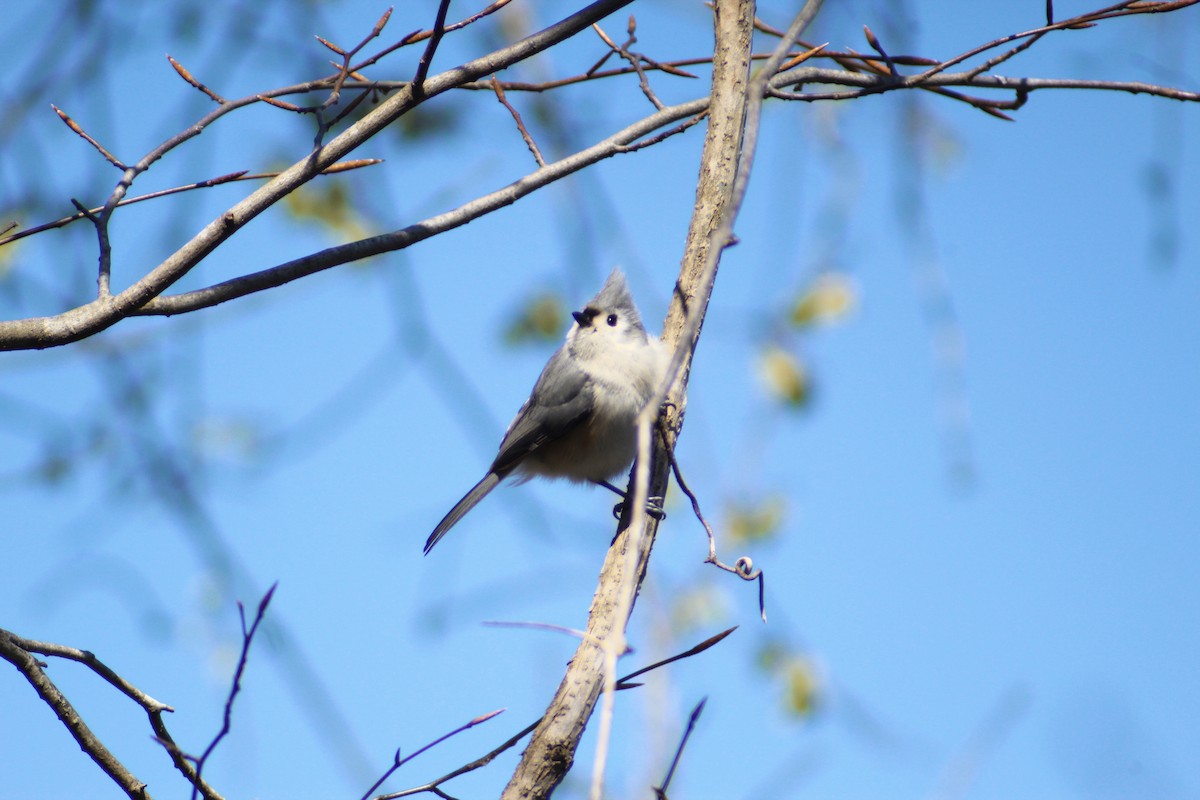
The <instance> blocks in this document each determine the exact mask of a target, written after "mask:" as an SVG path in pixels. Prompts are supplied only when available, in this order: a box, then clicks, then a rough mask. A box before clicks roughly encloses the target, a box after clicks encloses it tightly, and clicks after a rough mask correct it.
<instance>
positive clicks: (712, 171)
mask: <svg viewBox="0 0 1200 800" xmlns="http://www.w3.org/2000/svg"><path fill="white" fill-rule="evenodd" d="M714 19H715V26H716V31H717V33H716V47H715V51H714V52H715V58H714V63H713V88H712V95H711V97H712V101H711V107H712V109H713V113H712V114H710V115H709V119H708V132H707V135H706V138H705V146H704V153H703V155H702V157H701V168H700V185H699V188H698V189H697V195H696V211H695V213H694V215H693V218H692V227H691V229H690V230H689V235H688V248H687V250H686V251H685V256H684V264H683V269H682V270H681V273H680V278H679V282H678V284H677V287H676V299H675V301H674V302H673V304H672V307H671V311H670V312H669V313H668V316H667V322H666V324H665V326H664V328H665V329H664V332H663V339H664V341H665V343H666V344H667V346H668V347H671V348H676V349H677V351H681V352H682V353H684V355H682V356H679V357H678V358H679V361H680V364H679V366H678V368H677V372H676V374H677V377H676V378H675V379H674V382H673V384H672V385H671V387H670V389H669V391H668V389H666V388H664V389H663V390H662V391H663V392H664V393H665V396H666V399H667V401H668V402H669V403H671V407H672V408H673V409H674V412H673V413H672V414H670V415H669V420H668V423H667V424H668V427H669V428H670V429H671V431H672V435H671V440H670V441H671V443H672V445H673V444H674V437H675V435H677V433H678V429H679V425H680V423H681V420H682V411H683V408H684V403H685V401H684V392H685V389H686V385H687V367H686V364H687V363H688V362H690V356H691V353H692V352H693V350H694V348H695V336H693V337H692V338H691V339H690V340H685V339H684V337H683V333H684V325H683V321H684V318H685V317H686V316H687V310H688V308H689V307H690V309H691V310H692V312H693V313H694V314H695V315H696V317H697V318H699V319H702V317H703V311H704V307H706V306H707V297H708V294H709V288H710V287H711V282H710V283H709V285H708V286H707V287H702V286H700V285H698V284H699V281H698V278H699V277H700V275H701V272H702V270H701V269H700V268H699V267H700V265H702V264H703V263H704V262H703V261H698V260H697V259H696V253H697V252H707V248H697V246H696V243H697V242H698V241H701V240H703V241H707V239H708V233H709V232H711V231H712V229H713V227H714V226H715V224H716V221H717V220H718V219H719V218H720V217H721V216H722V214H723V212H724V209H725V206H726V203H727V202H728V198H729V188H730V187H731V186H732V184H733V176H734V174H735V173H736V168H737V166H736V165H737V160H738V154H739V153H740V151H741V142H742V131H743V125H744V109H745V103H746V86H747V81H748V79H749V77H748V76H749V66H750V58H749V56H750V41H751V35H752V32H753V29H752V24H753V19H754V16H753V3H752V2H749V0H720V1H719V2H717V4H716V5H715V6H714ZM659 113H662V112H659ZM701 296H702V297H703V298H704V300H703V302H690V303H689V304H688V305H685V304H683V303H682V302H680V301H681V299H682V298H689V299H692V298H695V299H697V300H698V298H699V297H701ZM698 333H699V322H697V324H696V328H695V335H696V336H698ZM658 405H659V403H658V402H657V401H656V402H655V403H654V404H653V407H654V409H655V410H657V408H658ZM642 427H647V426H642ZM642 452H649V451H648V450H643V451H642ZM647 461H648V460H647V459H646V458H639V460H638V462H637V464H636V465H635V467H634V472H635V475H636V476H637V479H636V480H635V481H634V492H633V499H632V501H631V502H627V503H626V504H625V511H624V513H623V515H622V519H621V522H620V523H619V525H618V533H617V537H616V539H615V541H614V542H613V545H612V547H610V548H609V551H608V555H607V556H606V558H605V561H604V566H603V568H602V570H601V572H600V582H599V585H598V587H597V589H596V593H595V596H594V597H593V599H592V606H591V610H590V612H589V616H588V626H587V636H585V637H584V639H583V641H582V642H581V643H580V645H579V648H578V649H577V650H576V652H575V656H574V657H573V658H572V659H571V663H570V665H569V666H568V667H567V672H566V674H565V675H564V676H563V680H562V682H561V683H560V685H559V687H558V691H557V693H556V694H555V696H554V699H553V700H552V701H551V703H550V706H549V708H548V710H547V712H546V714H545V715H544V716H543V718H542V720H541V722H540V723H538V726H537V728H536V729H535V730H534V733H533V736H532V738H531V740H530V743H529V745H528V747H526V749H525V752H524V754H523V755H522V757H521V762H520V764H519V765H518V767H517V769H516V771H515V773H514V774H513V777H512V779H511V780H510V781H509V784H508V786H507V787H506V788H505V790H504V793H503V795H502V798H504V799H505V800H515V799H516V798H543V797H547V796H548V795H549V794H550V793H551V792H552V791H553V790H554V787H556V786H557V785H558V784H559V783H560V782H561V781H562V779H563V777H564V776H565V775H566V773H567V771H568V770H569V769H570V767H571V764H572V763H573V762H574V758H575V750H576V748H577V747H578V744H579V739H580V737H581V736H582V734H583V729H584V727H585V725H586V724H587V720H588V719H589V717H590V716H591V714H592V711H593V709H594V707H595V704H596V701H597V699H598V697H599V695H600V692H601V690H602V689H603V688H604V686H605V685H606V684H607V685H608V686H609V688H610V689H612V688H615V684H616V673H615V670H614V669H612V665H611V662H612V661H614V660H615V654H616V653H620V652H621V651H623V650H624V644H625V640H624V630H625V626H626V624H627V622H628V620H629V615H630V613H631V612H632V609H633V603H634V600H635V598H636V596H637V592H638V588H639V587H640V586H641V582H642V579H643V578H644V576H645V573H646V567H647V565H648V563H649V558H650V550H651V547H652V546H653V543H654V534H655V531H656V529H657V522H656V521H654V520H653V519H651V518H649V517H647V515H646V513H645V498H646V497H647V496H649V494H650V492H651V491H653V492H654V493H656V494H662V492H663V490H665V487H666V479H667V472H666V470H667V462H666V460H665V459H658V460H657V462H656V463H655V465H654V475H653V480H651V476H650V465H649V464H648V463H647ZM598 643H603V644H602V645H601V644H598ZM606 662H608V663H607V666H606ZM609 697H610V698H611V697H612V692H610V693H609ZM601 738H603V737H601Z"/></svg>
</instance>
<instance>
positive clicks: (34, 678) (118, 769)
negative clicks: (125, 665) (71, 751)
mask: <svg viewBox="0 0 1200 800" xmlns="http://www.w3.org/2000/svg"><path fill="white" fill-rule="evenodd" d="M26 645H28V647H27V646H26ZM39 645H42V643H40V642H28V641H26V640H24V639H22V638H21V637H19V636H17V635H16V634H13V633H9V632H8V631H6V630H0V658H3V659H4V660H5V661H7V662H8V663H10V664H12V665H13V666H14V667H16V668H17V671H18V672H20V673H21V674H22V675H24V676H25V680H27V681H29V685H30V686H32V687H33V689H34V691H36V692H37V693H38V697H40V698H42V701H43V702H45V703H46V705H48V706H50V708H51V709H52V710H53V711H54V713H55V714H57V715H58V718H59V719H60V720H61V721H62V724H63V725H65V726H66V728H67V730H68V731H70V732H71V736H73V737H75V741H76V742H78V743H79V747H80V749H82V750H83V752H85V753H87V754H88V756H89V757H90V758H91V759H92V761H95V762H96V765H97V766H98V767H100V769H102V770H103V771H104V774H105V775H107V776H108V777H110V778H111V779H112V780H113V782H114V783H116V784H117V786H119V787H120V788H121V791H123V792H125V794H127V795H129V797H131V798H134V800H149V799H150V793H149V792H147V791H146V784H145V783H144V782H142V781H140V780H138V779H137V777H136V776H135V775H134V774H133V773H132V772H130V771H129V770H128V769H127V768H126V767H125V765H124V764H122V763H121V762H120V761H119V760H118V759H117V757H116V756H115V755H113V754H112V751H110V750H109V749H108V748H107V747H105V746H104V743H103V742H101V741H100V740H99V739H98V738H97V737H96V734H94V733H92V729H91V728H89V727H88V726H87V723H85V722H84V721H83V717H81V716H79V712H78V711H76V710H75V707H74V706H73V705H71V701H70V700H68V699H67V698H66V695H64V694H63V693H62V692H61V691H59V689H58V687H57V686H55V685H54V682H53V681H52V680H50V678H49V676H47V675H46V673H45V671H44V669H43V667H44V666H45V665H44V664H42V663H41V662H40V661H38V660H37V659H36V658H34V657H33V655H32V653H34V652H39V649H38V646H39ZM46 647H49V648H51V649H55V648H56V647H57V646H53V645H49V646H46ZM66 649H69V648H66ZM54 655H60V653H57V652H56V653H54ZM78 660H83V659H78ZM89 666H90V665H89ZM109 682H110V683H112V681H109ZM114 685H117V684H114ZM118 688H120V687H119V686H118ZM126 693H127V694H128V692H126ZM131 696H132V695H131ZM135 699H136V698H135ZM164 708H165V706H164Z"/></svg>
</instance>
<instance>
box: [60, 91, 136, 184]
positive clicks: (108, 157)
mask: <svg viewBox="0 0 1200 800" xmlns="http://www.w3.org/2000/svg"><path fill="white" fill-rule="evenodd" d="M50 107H51V108H52V109H54V113H55V114H58V118H59V119H61V120H62V121H63V122H64V123H66V125H67V127H68V128H70V129H71V130H72V131H74V132H75V133H76V134H77V135H78V136H79V137H80V138H82V139H83V140H84V141H85V142H87V143H88V144H90V145H91V146H92V147H94V148H96V152H98V153H100V155H102V156H104V160H105V161H107V162H108V163H110V164H112V165H113V166H114V167H116V168H117V169H119V170H127V169H129V167H127V166H125V164H124V162H122V161H121V160H120V159H119V158H117V157H116V156H114V155H113V154H112V153H110V152H108V150H106V149H105V148H104V145H102V144H100V143H99V142H98V141H96V140H95V139H94V138H92V137H91V136H90V135H89V134H88V132H87V131H85V130H84V129H83V128H82V127H81V126H80V124H79V123H78V122H76V121H75V120H73V119H71V118H70V117H69V116H67V113H66V112H65V111H63V110H62V109H61V108H59V107H58V106H56V105H54V104H53V103H51V104H50Z"/></svg>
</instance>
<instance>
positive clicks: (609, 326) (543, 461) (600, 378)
mask: <svg viewBox="0 0 1200 800" xmlns="http://www.w3.org/2000/svg"><path fill="white" fill-rule="evenodd" d="M571 316H573V317H575V324H574V325H572V326H571V329H570V330H568V331H567V340H566V342H564V343H563V345H562V347H560V348H558V350H557V351H556V352H555V353H554V355H553V356H551V357H550V361H549V362H547V363H546V366H545V368H544V369H543V370H542V374H541V375H540V376H539V377H538V379H537V383H535V384H534V386H533V391H532V392H531V393H530V395H529V399H528V400H526V401H525V405H523V406H521V410H520V411H518V412H517V416H516V418H515V419H514V420H513V421H512V424H510V425H509V426H508V431H507V432H506V433H505V434H504V441H502V442H500V452H499V453H498V454H497V455H496V460H495V461H493V462H492V466H491V467H490V468H489V469H488V473H487V475H484V476H483V480H481V481H480V482H479V483H477V484H475V487H474V488H473V489H471V491H469V492H467V494H466V497H464V498H463V499H462V500H459V501H458V504H457V505H455V506H454V508H452V509H450V513H449V514H447V515H446V516H445V518H444V519H442V521H441V522H439V523H438V525H437V527H436V528H434V529H433V533H431V534H430V535H429V539H428V540H427V541H426V542H425V553H426V554H428V553H429V551H430V550H432V549H433V546H434V545H435V544H437V543H438V542H439V541H440V540H441V538H442V537H443V536H445V535H446V534H447V533H448V532H449V531H450V529H451V528H453V527H454V525H455V523H457V522H458V521H459V520H460V519H462V518H463V515H464V514H466V513H467V512H468V511H470V510H471V509H472V508H474V507H475V505H476V504H477V503H478V502H479V501H480V500H482V499H483V498H484V497H486V496H487V494H488V492H490V491H492V489H495V488H496V486H497V485H498V484H499V483H500V481H502V480H504V479H505V478H506V477H508V476H509V475H510V474H512V473H514V472H515V473H517V475H518V476H519V480H521V481H526V480H528V479H529V478H532V477H534V476H538V475H541V476H545V477H550V478H566V479H567V480H571V481H576V482H579V483H584V482H587V481H591V482H593V483H599V484H603V485H607V483H606V482H607V481H608V479H609V478H612V477H615V476H616V475H617V474H618V473H620V472H621V471H623V470H625V469H627V468H628V467H629V465H630V463H632V462H633V458H634V456H635V455H636V451H637V444H636V424H637V416H638V414H639V413H641V410H642V408H643V407H644V406H645V405H646V403H647V402H648V401H649V399H650V395H651V394H652V393H653V392H654V390H655V388H657V385H658V383H659V381H660V380H661V379H662V377H663V374H664V372H665V371H666V367H667V363H668V355H669V354H668V353H667V352H666V348H665V347H664V346H663V344H662V342H660V341H659V340H658V338H657V337H655V336H650V335H648V334H647V333H646V329H645V328H643V327H642V320H641V318H640V317H639V316H638V310H637V307H636V306H635V305H634V304H633V295H631V294H630V293H629V286H628V285H626V283H625V276H624V275H623V274H622V273H621V271H620V270H619V269H614V270H613V271H612V274H611V275H609V276H608V280H607V281H605V283H604V288H602V289H601V290H600V292H599V293H598V294H597V295H596V296H595V297H593V298H592V300H591V302H589V303H588V304H587V306H586V307H584V309H583V310H582V311H575V312H573V313H572V315H571ZM610 488H613V487H610Z"/></svg>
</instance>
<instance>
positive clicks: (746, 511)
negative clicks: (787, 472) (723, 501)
mask: <svg viewBox="0 0 1200 800" xmlns="http://www.w3.org/2000/svg"><path fill="white" fill-rule="evenodd" d="M786 513H787V500H786V498H784V497H783V496H781V495H778V494H775V495H771V496H769V497H765V498H762V499H760V500H757V501H737V502H732V503H730V504H729V505H728V506H726V508H725V524H724V526H723V531H724V533H725V534H726V535H727V536H728V537H729V541H730V542H732V543H736V544H745V543H748V542H761V541H764V540H767V539H772V538H774V536H775V534H776V533H778V531H779V525H780V523H781V522H782V521H783V518H784V515H785V514H786Z"/></svg>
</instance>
